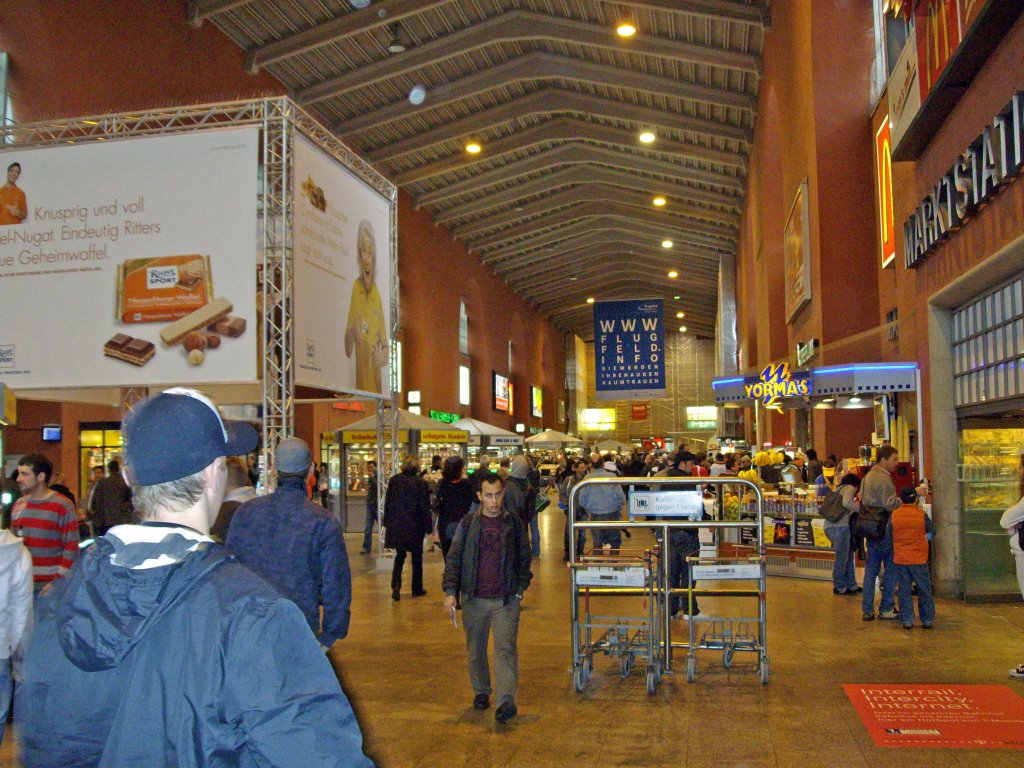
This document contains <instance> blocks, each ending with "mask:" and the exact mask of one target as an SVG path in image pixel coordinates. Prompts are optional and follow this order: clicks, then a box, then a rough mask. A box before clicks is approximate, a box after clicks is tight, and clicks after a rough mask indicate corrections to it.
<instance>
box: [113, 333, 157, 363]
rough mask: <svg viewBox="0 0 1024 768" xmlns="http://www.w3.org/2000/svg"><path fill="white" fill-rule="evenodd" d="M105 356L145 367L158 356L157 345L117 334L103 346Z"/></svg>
mask: <svg viewBox="0 0 1024 768" xmlns="http://www.w3.org/2000/svg"><path fill="white" fill-rule="evenodd" d="M103 354H104V355H106V356H107V357H113V358H115V359H116V360H123V361H124V362H126V363H131V364H132V365H145V364H146V363H147V362H149V359H150V358H151V357H153V355H155V354H156V345H154V344H153V342H151V341H146V340H145V339H137V338H135V337H134V336H129V335H127V334H125V333H115V334H114V335H113V337H112V338H111V339H110V341H108V342H107V343H106V344H104V345H103Z"/></svg>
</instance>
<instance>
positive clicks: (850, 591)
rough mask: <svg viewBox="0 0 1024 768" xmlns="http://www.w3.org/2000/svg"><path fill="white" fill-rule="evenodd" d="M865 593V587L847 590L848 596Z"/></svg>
mask: <svg viewBox="0 0 1024 768" xmlns="http://www.w3.org/2000/svg"><path fill="white" fill-rule="evenodd" d="M863 591H864V587H860V586H857V587H854V588H853V589H848V590H846V594H848V595H859V594H860V593H861V592H863Z"/></svg>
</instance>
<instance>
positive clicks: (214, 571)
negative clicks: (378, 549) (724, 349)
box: [0, 388, 1024, 766]
mask: <svg viewBox="0 0 1024 768" xmlns="http://www.w3.org/2000/svg"><path fill="white" fill-rule="evenodd" d="M125 436H126V447H125V453H124V458H125V466H123V467H122V466H120V465H119V464H118V463H117V462H113V461H112V462H110V463H109V465H108V466H107V467H106V469H107V473H106V474H105V473H103V472H102V470H101V471H99V472H96V473H95V476H94V478H93V484H92V486H91V487H90V489H89V491H88V497H87V500H86V501H85V502H84V509H85V510H86V515H87V517H86V520H87V522H88V529H85V528H82V527H81V525H82V522H83V521H82V520H81V519H80V514H79V512H78V510H77V508H76V504H75V502H74V499H73V497H72V496H71V494H70V491H67V489H66V488H64V489H63V491H62V490H61V488H60V484H59V483H57V482H55V481H56V480H57V479H58V478H57V476H56V475H55V473H54V469H53V466H52V464H51V463H50V461H49V460H48V459H46V458H45V457H44V456H41V455H36V454H30V455H27V456H24V457H22V458H21V459H20V461H19V464H18V467H17V471H16V472H15V473H14V476H13V478H12V479H13V481H14V482H16V484H17V487H18V491H19V497H18V499H17V501H16V502H15V504H14V506H13V510H12V513H11V520H10V530H9V531H8V530H2V531H0V713H2V712H6V711H7V707H8V705H9V702H10V699H11V696H12V689H13V690H14V691H15V694H14V696H15V702H16V711H17V715H18V722H19V726H20V736H21V759H22V763H23V764H24V765H26V766H49V765H104V766H107V765H110V766H128V765H140V764H175V765H196V766H200V765H214V764H220V763H221V762H224V761H228V762H233V763H238V764H250V763H251V764H262V763H266V764H275V765H285V764H296V762H295V761H296V760H299V761H300V762H302V763H303V764H305V763H307V762H313V763H316V764H318V765H339V766H341V765H344V766H349V765H352V766H364V765H370V764H371V763H370V761H369V759H368V758H366V756H365V755H364V754H363V751H362V736H361V732H360V728H359V725H358V723H357V722H356V719H355V716H354V714H353V712H352V708H351V706H350V704H349V701H348V699H347V697H346V695H345V693H344V691H343V690H342V689H341V687H340V685H339V683H338V679H337V676H336V675H335V673H334V671H333V669H332V668H331V666H330V664H329V663H328V662H327V661H326V659H325V658H324V652H325V651H327V650H329V649H330V648H331V646H332V645H333V644H334V643H335V642H337V641H339V640H342V639H344V638H345V637H346V635H347V633H348V627H349V619H350V604H351V597H352V590H351V574H350V571H349V561H348V554H347V551H346V547H345V539H344V536H343V532H342V530H341V527H340V524H339V523H338V521H337V520H336V519H335V517H334V516H333V515H332V514H331V512H330V510H329V509H326V508H325V506H329V505H327V504H326V503H325V501H326V500H325V499H324V497H323V496H322V495H321V491H322V490H323V486H322V485H321V484H320V481H319V478H318V474H317V469H318V468H317V465H316V464H315V463H314V462H313V460H312V456H311V453H310V450H309V447H308V446H307V445H306V443H305V442H304V441H302V440H300V439H298V438H288V439H286V440H283V441H281V442H280V443H279V444H278V445H277V447H276V450H275V452H274V469H273V471H274V472H275V475H276V489H275V490H274V492H273V493H270V494H268V495H264V496H257V495H256V493H255V484H256V482H257V480H258V476H254V471H253V470H254V462H253V461H252V460H251V458H248V457H251V452H252V451H253V450H254V449H255V448H256V445H257V442H258V436H257V435H256V432H255V430H254V429H253V428H252V427H251V426H250V425H248V424H245V423H241V422H228V421H225V420H223V419H222V418H221V416H220V413H219V411H218V409H217V407H216V405H215V404H214V403H212V402H211V401H210V400H208V399H207V398H206V397H205V396H203V395H202V394H200V393H198V392H196V391H194V390H188V389H181V388H176V389H171V390H167V391H166V392H163V393H161V394H159V395H156V396H153V397H151V398H148V399H147V400H145V401H143V402H142V403H141V404H140V405H139V406H138V407H137V409H136V411H135V413H134V414H133V415H132V416H131V417H130V418H129V419H127V420H126V423H125ZM552 458H554V460H555V469H554V471H553V472H552V473H551V474H550V476H549V477H547V478H545V479H546V480H547V488H546V489H543V488H542V482H541V472H540V471H539V466H538V464H539V462H538V460H537V457H530V456H526V455H517V456H514V457H505V458H503V459H501V460H499V461H498V462H497V466H494V467H492V466H491V463H490V461H489V460H488V458H487V457H484V458H483V460H482V461H481V464H480V466H479V467H478V468H476V470H475V471H474V472H473V473H472V474H469V473H467V467H466V463H465V461H464V459H463V458H462V457H460V456H451V457H448V458H447V459H445V460H444V461H443V463H442V462H441V461H440V460H438V461H437V462H435V464H436V465H437V466H435V467H432V468H433V469H439V470H440V479H439V480H437V482H436V484H435V485H433V487H431V485H430V484H428V482H427V481H426V480H425V479H424V477H423V474H424V473H423V471H422V470H421V467H420V462H419V458H418V457H417V456H415V455H409V456H406V457H404V458H403V459H402V462H401V471H400V472H399V473H398V474H397V475H395V476H394V477H392V478H390V480H389V482H388V485H387V490H386V493H385V495H384V506H383V510H382V514H381V516H380V517H381V522H382V525H383V528H384V530H385V542H384V543H385V545H386V546H387V547H389V548H392V549H394V550H395V553H396V556H395V560H394V567H393V571H392V580H391V589H392V593H391V596H392V599H393V600H395V601H398V600H400V599H401V590H402V576H403V570H404V567H405V561H406V560H407V559H408V560H410V561H411V565H412V583H411V587H412V589H411V592H412V595H413V596H414V597H417V596H421V595H424V594H426V592H427V590H426V589H425V585H424V583H423V562H422V557H423V549H424V541H425V540H429V539H430V537H431V535H432V533H436V536H437V538H438V540H439V544H440V548H441V551H442V554H443V557H444V570H443V578H442V582H441V588H442V591H443V593H444V603H443V606H444V612H445V615H446V616H447V617H448V619H449V620H451V621H452V622H453V623H454V624H455V626H456V627H458V624H459V617H460V616H461V618H462V625H463V630H464V633H465V642H466V649H467V666H468V672H469V675H468V677H469V681H470V686H471V688H472V692H473V699H472V706H473V707H474V708H475V709H478V710H484V709H487V708H489V707H490V706H491V704H492V697H493V703H494V705H495V720H496V722H498V723H507V722H509V721H510V720H512V719H513V718H515V717H516V716H517V714H518V709H517V705H516V690H517V685H518V652H517V640H518V632H519V620H520V615H521V607H522V601H523V599H524V594H525V593H526V591H527V589H528V588H529V586H530V584H531V581H532V579H533V573H532V572H531V562H532V560H533V559H534V558H536V557H537V556H538V555H539V554H540V539H539V531H538V526H537V517H538V513H539V512H540V511H541V510H542V509H543V508H544V506H545V505H546V504H547V503H548V499H549V495H548V494H549V493H550V492H554V491H557V499H558V506H559V507H560V508H561V509H562V510H563V512H564V513H565V515H566V525H565V536H564V542H563V544H564V552H563V557H564V559H565V560H570V559H573V558H574V557H575V558H579V557H581V556H582V555H583V553H584V550H585V549H586V546H587V544H586V540H585V534H584V532H583V531H582V530H581V531H579V532H578V535H577V537H576V540H575V541H570V525H569V520H568V514H569V508H570V506H571V505H570V499H571V498H572V497H573V494H574V489H575V486H576V485H577V484H578V483H580V482H582V481H583V480H584V479H586V478H616V477H628V478H643V479H645V480H646V481H647V482H645V483H644V484H645V485H647V486H655V487H656V483H653V482H650V481H651V480H654V479H656V478H673V477H730V476H736V475H737V474H738V473H739V472H742V471H744V470H745V469H747V468H749V467H750V462H751V457H750V456H749V455H746V454H742V453H736V454H730V455H722V454H709V455H707V456H697V455H695V454H693V453H691V452H689V451H688V450H686V449H682V450H679V451H677V452H675V453H660V454H654V453H649V454H647V455H642V454H640V453H639V452H633V453H632V454H629V455H626V456H616V455H614V454H604V455H602V454H599V453H594V454H591V455H589V456H587V457H576V456H566V455H559V456H557V457H552ZM783 459H784V463H783V464H782V466H781V467H779V468H778V469H779V474H780V476H781V477H784V478H786V480H784V481H783V482H787V481H789V482H791V480H790V478H793V477H799V478H800V479H801V481H803V482H811V483H817V484H818V486H819V493H820V497H821V498H823V499H826V498H828V497H829V495H831V494H834V495H835V498H836V501H835V502H834V504H833V506H834V507H835V514H834V515H833V516H830V517H829V518H828V519H827V524H826V527H825V532H826V534H827V536H828V538H829V540H830V541H831V543H832V545H833V548H834V550H835V566H834V569H833V593H834V594H835V595H844V596H845V595H859V596H860V597H861V607H862V613H863V618H864V620H865V621H870V620H874V619H875V618H876V617H877V618H880V619H890V620H899V621H901V623H902V625H903V627H905V628H907V629H910V628H911V627H913V626H914V623H915V618H916V619H918V620H919V621H920V624H921V626H922V627H924V628H926V629H929V628H931V627H932V626H934V622H935V603H934V599H933V597H932V590H931V583H930V577H929V569H928V563H929V557H930V540H931V536H932V526H931V521H930V517H929V516H928V515H927V514H926V513H925V510H924V509H922V507H921V506H919V505H918V503H917V501H918V496H919V494H920V493H925V492H927V491H928V489H927V486H926V484H923V485H922V486H919V487H918V488H911V487H904V488H902V489H901V490H900V491H899V492H897V490H896V485H895V483H894V481H893V472H894V470H895V468H896V466H897V464H898V457H897V455H896V451H895V449H893V448H890V447H887V446H886V447H882V448H880V449H879V450H878V452H877V461H876V463H875V464H874V465H873V466H871V468H870V469H869V470H868V471H867V472H866V473H864V474H863V475H861V474H859V473H857V472H852V471H851V472H844V473H841V472H839V471H838V470H839V469H840V467H839V466H837V462H836V461H835V458H834V457H829V458H828V459H826V461H824V462H819V461H818V458H817V455H816V454H815V452H814V451H813V450H808V451H806V452H804V453H797V454H796V455H794V456H789V455H786V456H784V457H783ZM374 469H375V467H374ZM321 471H323V468H321ZM1021 477H1022V480H1021V488H1020V490H1021V496H1022V497H1024V453H1022V465H1021ZM371 480H372V482H374V483H375V482H376V474H375V473H371ZM681 490H688V491H689V492H694V490H696V492H698V493H699V492H700V489H699V488H697V489H681ZM373 491H374V492H373V493H371V494H370V499H371V501H373V502H375V501H376V499H377V494H376V489H375V488H374V489H373ZM575 496H576V504H575V505H572V506H573V508H575V509H576V510H577V515H578V519H588V520H592V521H605V522H614V521H616V520H620V519H621V516H622V513H623V508H624V504H625V495H624V493H623V487H622V485H621V484H616V483H593V484H587V485H585V486H584V487H583V488H582V489H581V490H580V492H579V493H577V494H576V495H575ZM823 505H824V504H823ZM377 517H378V510H377V508H376V505H375V504H371V505H370V506H368V513H367V521H366V535H365V538H364V542H363V551H364V552H365V551H369V550H370V543H371V541H370V540H371V536H372V531H373V525H374V523H375V522H376V520H377ZM1001 524H1002V525H1003V527H1004V528H1005V529H1007V531H1008V532H1009V533H1010V541H1011V544H1010V546H1011V550H1012V552H1013V554H1014V556H1015V558H1016V563H1017V568H1018V576H1019V578H1020V580H1021V588H1022V592H1024V498H1022V501H1021V502H1018V504H1016V505H1014V506H1013V507H1011V508H1010V509H1009V510H1007V512H1006V514H1005V515H1004V516H1003V519H1002V520H1001ZM590 530H591V541H590V552H591V553H593V554H600V553H610V554H614V553H615V552H616V551H617V550H619V549H620V548H621V547H622V536H623V529H621V528H617V527H615V526H614V525H608V526H602V527H594V528H592V529H590ZM83 533H88V535H89V538H84V537H83V536H82V534H83ZM626 535H627V536H628V535H629V534H628V532H626ZM222 543H223V544H222ZM699 547H700V542H699V540H698V537H697V536H696V532H695V530H693V529H680V530H676V531H673V532H672V533H671V534H670V539H669V541H668V546H667V549H666V551H667V554H668V557H670V568H669V571H670V581H671V586H672V587H673V588H684V587H685V586H686V585H688V584H693V581H692V579H691V578H690V574H689V572H688V559H687V558H688V557H689V556H691V555H693V554H694V553H695V552H697V551H698V550H699ZM859 547H863V559H864V562H865V568H864V578H863V584H862V585H861V584H858V583H857V580H856V569H855V558H856V553H857V550H858V548H859ZM876 581H877V584H878V586H879V588H880V593H881V594H880V598H879V605H878V609H877V613H876V609H875V592H876ZM915 594H916V596H917V606H916V609H917V613H916V616H915V605H914V601H913V598H914V595H915ZM671 607H672V616H673V618H685V617H690V618H693V617H699V616H700V615H701V614H700V608H699V606H698V603H697V601H696V600H695V599H694V598H693V596H692V595H689V596H687V597H686V598H683V597H676V598H675V599H674V600H673V602H672V606H671ZM101 617H102V620H100V618H101ZM492 638H493V641H492ZM491 643H493V667H494V673H493V678H492V673H491V666H492V663H491V660H490V659H489V656H488V645H489V644H491ZM1010 674H1011V675H1013V676H1016V677H1024V664H1022V665H1021V666H1018V667H1017V668H1015V669H1014V670H1011V672H1010ZM14 680H17V685H16V686H15V685H14V682H13V681H14ZM67 711H74V712H77V713H80V716H78V717H74V718H69V717H66V716H65V714H64V713H65V712H67ZM139 712H145V713H146V715H145V717H141V718H140V717H139V716H138V713H139ZM0 738H2V732H0Z"/></svg>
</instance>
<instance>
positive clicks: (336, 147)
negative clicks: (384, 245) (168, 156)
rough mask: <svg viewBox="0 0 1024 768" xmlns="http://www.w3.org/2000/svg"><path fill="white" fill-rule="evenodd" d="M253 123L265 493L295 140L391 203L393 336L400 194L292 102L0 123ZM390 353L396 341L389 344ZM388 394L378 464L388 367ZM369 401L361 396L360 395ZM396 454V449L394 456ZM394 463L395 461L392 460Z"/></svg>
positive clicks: (39, 127) (287, 343)
mask: <svg viewBox="0 0 1024 768" xmlns="http://www.w3.org/2000/svg"><path fill="white" fill-rule="evenodd" d="M245 125H251V126H257V127H259V128H260V131H261V154H260V163H261V165H262V168H263V184H262V189H261V191H260V195H259V198H260V199H259V200H257V201H255V203H256V204H257V206H258V211H259V214H258V215H259V222H260V230H261V245H262V251H263V253H262V264H261V266H262V270H263V276H262V281H261V288H260V290H259V292H258V295H257V300H258V303H259V306H258V308H257V312H258V319H259V322H260V325H261V340H262V343H263V349H262V359H261V366H262V382H261V383H262V387H261V390H262V395H261V397H262V406H263V449H262V450H263V467H264V476H263V481H264V486H265V487H268V488H269V487H271V486H272V483H273V479H272V476H270V475H269V473H266V471H265V470H266V468H267V467H269V466H270V457H271V455H272V454H273V448H274V447H275V446H276V445H277V443H278V442H280V441H281V440H282V439H284V438H285V437H288V436H289V435H291V434H293V432H294V427H295V421H294V419H295V410H294V405H295V404H294V392H295V369H294V366H293V363H292V350H293V347H294V339H293V320H294V305H293V295H292V288H293V285H292V275H293V268H292V227H291V221H292V205H293V189H292V180H293V176H294V173H293V165H294V159H293V152H292V147H293V139H294V136H295V135H296V133H298V134H301V135H302V136H305V137H306V138H307V139H309V140H310V141H311V142H313V143H314V144H315V145H316V146H317V147H318V148H319V149H321V150H322V151H324V152H326V153H327V154H329V155H331V156H332V157H333V158H334V159H335V160H337V161H338V162H339V163H341V164H342V165H343V166H344V167H345V168H347V169H348V170H349V171H351V172H352V173H354V174H355V175H356V176H357V177H358V178H359V179H361V180H362V181H364V182H366V183H367V184H368V185H370V186H371V187H372V188H373V189H375V190H376V191H377V192H379V193H380V194H381V195H383V196H384V197H385V198H387V199H388V201H389V204H390V233H389V243H388V246H389V255H390V258H389V265H390V269H389V273H388V275H389V279H390V280H391V307H390V310H391V328H392V337H394V335H395V331H396V330H397V328H398V323H399V317H400V312H399V297H398V188H397V187H396V186H395V185H394V184H392V183H391V182H390V181H388V180H387V179H386V178H385V177H384V176H382V175H381V174H380V173H378V172H377V171H376V170H375V169H374V168H373V166H371V165H370V164H369V163H368V162H367V161H366V160H365V159H364V158H362V157H360V156H359V155H357V154H356V153H355V152H353V151H352V150H351V149H349V148H348V147H347V146H346V145H345V144H344V143H342V142H341V140H339V139H338V137H337V136H335V135H334V134H333V133H331V131H330V129H328V128H327V127H325V126H324V125H323V124H321V123H320V122H318V121H317V120H316V119H315V118H314V117H313V116H312V115H311V114H309V113H308V112H306V111H305V110H304V109H302V108H301V107H300V106H298V105H297V104H296V103H295V102H294V101H292V100H291V99H289V98H286V97H281V98H272V99H254V100H246V101H230V102H220V103H215V104H199V105H191V106H182V107H170V108H168V107H161V108H154V109H143V110H133V111H131V112H124V113H119V114H111V115H93V116H87V117H79V118H73V119H60V120H44V121H40V122H36V123H22V124H14V125H0V142H8V143H14V144H17V145H18V146H20V147H35V146H47V145H58V144H79V143H87V142H99V141H110V140H116V139H127V138H133V137H139V136H156V135H163V134H173V133H185V132H194V131H201V130H210V129H216V128H228V127H231V128H234V127H239V126H245ZM392 348H394V345H392ZM390 389H391V391H390V392H388V393H387V394H383V395H381V396H379V397H378V398H370V399H372V400H375V401H377V404H378V407H377V413H378V417H377V423H378V441H377V443H378V459H383V458H384V453H383V449H384V442H385V441H384V440H383V439H381V438H382V437H383V435H384V434H385V433H386V432H388V431H390V433H391V444H392V445H397V437H398V423H397V419H395V418H394V408H395V399H394V398H395V394H394V390H395V366H392V379H391V386H390ZM141 391H142V390H140V389H139V388H128V389H126V391H125V393H124V395H123V396H122V401H123V402H122V407H123V408H124V409H125V410H128V409H130V408H131V407H132V406H133V405H134V403H135V401H137V399H138V398H139V394H140V392H141ZM360 396H361V397H364V398H365V397H366V395H362V394H361V395H360ZM392 454H393V452H392ZM392 461H393V462H394V461H395V459H394V457H393V456H392ZM377 466H378V467H379V469H378V472H379V473H381V474H382V475H383V477H381V480H382V482H381V483H379V488H380V494H381V499H382V501H381V507H380V508H383V493H384V490H385V485H386V480H387V477H390V475H391V474H393V473H389V474H385V472H387V469H388V467H387V465H386V464H385V463H384V461H382V460H381V461H378V464H377Z"/></svg>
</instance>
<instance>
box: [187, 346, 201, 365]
mask: <svg viewBox="0 0 1024 768" xmlns="http://www.w3.org/2000/svg"><path fill="white" fill-rule="evenodd" d="M203 357H204V356H203V351H202V350H201V349H193V350H191V351H189V353H188V364H189V365H202V364H203Z"/></svg>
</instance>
